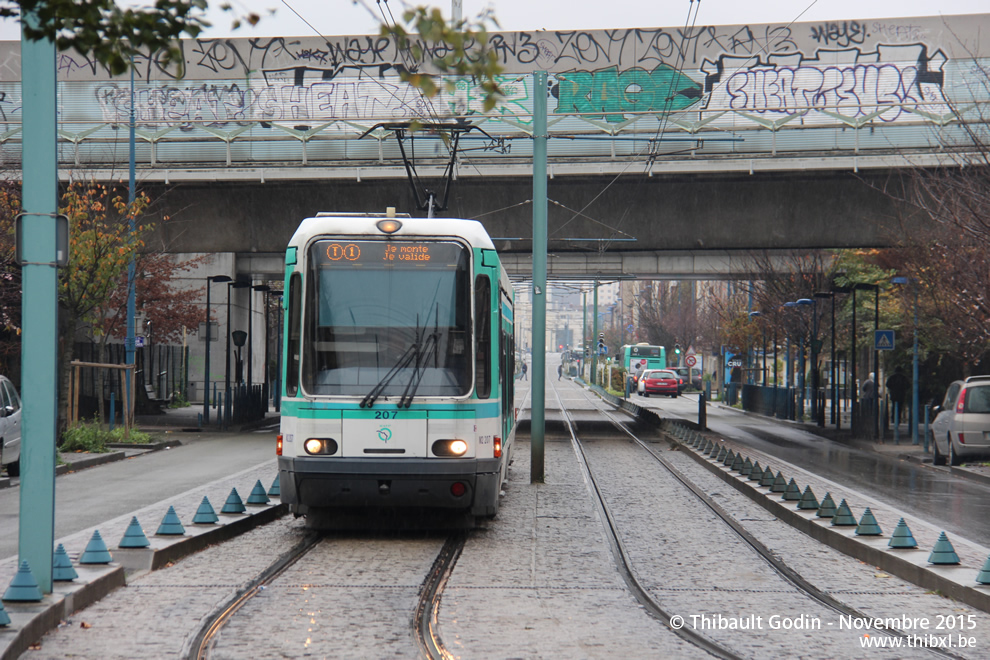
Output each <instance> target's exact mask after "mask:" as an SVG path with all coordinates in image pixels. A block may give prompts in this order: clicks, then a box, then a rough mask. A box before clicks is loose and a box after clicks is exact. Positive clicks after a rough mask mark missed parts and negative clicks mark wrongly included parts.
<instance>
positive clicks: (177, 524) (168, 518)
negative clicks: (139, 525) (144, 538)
mask: <svg viewBox="0 0 990 660" xmlns="http://www.w3.org/2000/svg"><path fill="white" fill-rule="evenodd" d="M135 522H137V519H136V518H135ZM185 533H186V528H185V527H183V526H182V521H181V520H179V516H178V515H176V513H175V507H173V506H170V507H169V508H168V511H166V512H165V517H164V518H162V523H161V524H160V525H159V526H158V531H157V532H155V535H157V536H184V535H185Z"/></svg>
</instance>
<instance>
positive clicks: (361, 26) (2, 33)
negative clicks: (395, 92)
mask: <svg viewBox="0 0 990 660" xmlns="http://www.w3.org/2000/svg"><path fill="white" fill-rule="evenodd" d="M229 1H230V2H231V4H232V5H234V7H235V8H236V9H238V10H239V11H241V12H246V11H255V12H258V13H259V14H261V15H262V16H263V18H262V21H261V23H260V24H259V25H258V26H256V27H253V28H252V27H242V28H241V29H239V30H236V31H234V30H231V18H230V14H226V13H224V12H221V11H219V9H213V10H211V12H210V20H211V22H212V23H213V27H212V28H211V29H210V30H208V31H207V33H206V35H205V36H211V37H223V36H238V37H251V36H279V37H305V36H316V35H317V34H323V35H326V36H329V35H343V34H372V33H376V32H377V31H378V24H379V22H380V21H381V16H380V14H379V8H380V9H381V11H385V13H386V15H388V11H387V10H388V9H391V13H392V14H393V15H395V16H396V17H399V16H400V15H401V13H402V6H403V5H402V4H401V2H400V0H381V3H380V4H379V3H378V2H376V0H364V5H363V6H362V4H360V3H358V2H355V1H354V0H229ZM135 4H151V3H150V2H147V1H146V2H138V3H135ZM221 4H223V2H222V1H221V0H210V5H211V6H212V7H219V6H220V5H221ZM413 4H430V5H433V6H436V7H439V8H441V10H442V11H443V13H444V15H445V16H449V15H450V7H451V3H450V0H440V1H439V2H414V3H413ZM463 6H464V9H463V14H464V18H470V17H474V16H477V15H478V14H479V13H480V12H481V11H483V10H484V9H485V8H486V7H489V6H490V7H491V8H492V9H493V10H494V12H495V15H496V17H497V18H498V21H499V24H500V26H501V29H503V30H506V31H514V30H536V29H546V30H573V29H582V30H589V29H606V28H629V27H680V26H684V25H685V24H687V23H688V22H689V19H688V12H689V10H690V12H691V15H692V17H693V16H694V14H695V13H696V14H697V18H696V19H694V20H693V23H694V24H695V25H736V24H742V23H789V22H791V21H794V20H797V21H842V20H857V19H859V20H863V19H875V18H904V17H910V16H938V15H940V14H978V13H986V12H987V11H988V10H990V3H988V2H987V0H938V1H933V0H928V1H926V2H921V1H920V0H897V1H896V2H895V1H893V0H817V1H815V2H812V1H811V0H791V1H782V0H757V1H756V2H740V0H704V1H703V2H702V1H701V0H694V2H690V1H689V0H661V1H659V2H657V1H656V0H654V1H653V2H650V1H649V0H604V1H603V0H594V1H592V0H463ZM369 8H370V9H371V11H373V12H374V14H372V13H371V11H369ZM270 9H273V10H275V13H274V14H271V13H270V12H269V10H270ZM297 14H298V15H297ZM307 23H308V24H307ZM19 35H20V32H19V27H18V25H17V24H16V23H15V22H14V21H9V20H8V21H3V22H2V23H0V39H18V38H19ZM988 38H990V35H988Z"/></svg>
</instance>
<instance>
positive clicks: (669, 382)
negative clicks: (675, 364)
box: [637, 369, 680, 398]
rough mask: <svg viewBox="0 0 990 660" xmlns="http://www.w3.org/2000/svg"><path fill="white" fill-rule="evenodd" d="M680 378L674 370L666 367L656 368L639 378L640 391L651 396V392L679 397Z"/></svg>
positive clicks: (643, 394)
mask: <svg viewBox="0 0 990 660" xmlns="http://www.w3.org/2000/svg"><path fill="white" fill-rule="evenodd" d="M679 381H680V378H678V376H677V374H675V373H674V372H673V371H668V370H666V369H654V370H652V371H647V372H646V373H644V374H643V375H642V377H641V378H640V379H639V386H638V388H637V389H638V392H639V394H641V395H642V396H650V395H651V394H666V395H667V396H671V397H674V398H677V395H678V394H679V393H680V388H679V387H678V385H679Z"/></svg>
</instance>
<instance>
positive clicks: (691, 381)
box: [671, 367, 703, 392]
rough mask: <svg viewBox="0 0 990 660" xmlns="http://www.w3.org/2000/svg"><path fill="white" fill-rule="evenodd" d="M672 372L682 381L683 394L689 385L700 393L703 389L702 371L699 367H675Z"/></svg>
mask: <svg viewBox="0 0 990 660" xmlns="http://www.w3.org/2000/svg"><path fill="white" fill-rule="evenodd" d="M671 371H673V372H674V373H676V374H677V376H678V378H680V379H681V392H683V391H684V390H685V389H687V387H688V386H689V385H690V386H691V387H693V388H694V389H696V390H698V391H701V390H702V389H703V387H702V381H701V370H700V369H698V368H697V367H674V368H673V369H671Z"/></svg>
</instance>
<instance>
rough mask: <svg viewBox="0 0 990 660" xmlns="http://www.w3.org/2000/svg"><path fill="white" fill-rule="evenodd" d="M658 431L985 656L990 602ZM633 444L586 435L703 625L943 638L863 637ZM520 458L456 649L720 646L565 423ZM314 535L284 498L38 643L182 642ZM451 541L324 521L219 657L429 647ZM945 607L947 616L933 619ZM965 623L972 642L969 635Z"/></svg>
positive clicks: (818, 555) (842, 589) (731, 498)
mask: <svg viewBox="0 0 990 660" xmlns="http://www.w3.org/2000/svg"><path fill="white" fill-rule="evenodd" d="M565 387H574V388H576V387H577V386H576V385H573V384H568V385H566V386H565ZM588 407H589V408H590V407H592V406H591V405H590V404H589V405H588ZM657 446H659V447H662V448H663V449H664V454H665V456H666V457H668V458H669V459H670V460H671V462H672V463H673V464H674V465H675V467H677V469H678V470H680V471H682V472H683V473H685V474H686V475H688V476H689V477H690V478H691V479H692V480H694V481H695V482H696V483H698V484H699V485H700V486H701V488H702V489H703V490H704V491H705V492H706V493H708V494H709V496H711V497H712V498H713V499H715V500H716V501H717V502H719V503H720V504H721V505H722V506H723V507H724V508H726V509H727V510H728V511H729V512H731V514H732V515H733V516H734V517H735V518H736V519H737V520H738V521H740V522H742V523H743V524H744V525H745V527H746V528H747V529H749V530H750V531H751V532H753V533H754V534H755V535H756V536H757V537H758V538H760V539H761V540H762V541H763V543H764V544H766V545H767V546H769V547H770V548H771V549H772V550H773V551H774V553H775V554H777V556H778V557H780V558H781V559H782V560H783V561H785V562H786V563H787V564H788V565H790V566H791V567H792V568H794V569H795V570H797V571H799V572H800V573H801V574H802V575H804V576H805V577H806V578H807V579H809V580H810V581H811V582H812V583H813V584H815V585H816V586H818V587H819V588H820V589H822V590H824V591H826V592H828V593H829V594H831V595H832V596H834V597H835V598H837V599H838V600H840V601H842V602H844V603H846V604H848V605H850V606H852V607H855V608H857V609H858V610H860V611H862V612H863V613H864V614H866V615H867V616H871V617H901V618H902V619H906V620H910V621H919V620H921V619H928V620H929V622H930V623H929V626H930V627H929V628H927V629H916V630H913V631H912V630H909V631H908V632H912V633H917V637H916V638H913V641H914V642H915V645H917V642H918V641H919V640H921V638H922V637H923V636H924V635H930V636H936V637H937V638H938V639H937V640H933V639H925V640H921V641H926V642H928V643H933V642H934V643H940V644H944V643H945V640H946V639H950V638H951V642H952V648H951V649H950V650H951V651H952V652H954V653H956V654H957V655H958V656H960V657H967V658H985V657H988V656H990V651H988V649H990V615H987V614H984V613H982V612H979V611H977V610H974V609H972V608H969V607H967V606H965V605H961V604H959V603H957V602H954V601H951V600H948V599H945V598H941V597H940V596H938V595H937V594H932V593H928V592H926V591H925V590H923V589H920V588H918V587H915V586H914V585H911V584H909V583H907V582H904V581H902V580H900V579H898V578H896V577H893V576H890V575H887V574H884V573H883V572H882V571H878V570H877V569H876V568H875V567H873V566H870V565H867V564H864V563H862V562H859V561H857V560H855V559H851V558H849V557H847V556H845V555H842V554H840V553H838V552H837V551H834V550H832V549H830V548H828V547H826V546H823V545H821V544H819V543H817V542H816V541H814V540H813V539H811V538H810V537H808V536H806V535H804V534H802V533H800V532H797V531H795V530H794V529H793V528H791V527H790V526H788V525H786V524H784V523H782V522H780V521H779V520H778V519H776V518H775V517H774V516H772V515H771V514H769V513H768V512H767V511H766V510H765V509H764V508H762V507H760V506H758V505H757V504H755V503H753V502H752V501H751V500H750V499H748V498H747V497H745V496H744V495H742V494H740V493H739V492H737V491H736V490H735V489H733V488H732V487H730V486H728V485H727V484H726V483H724V482H723V481H721V480H720V479H718V478H717V477H716V476H715V475H713V474H712V473H711V472H710V471H708V470H706V469H705V468H704V467H703V466H701V465H699V464H698V463H697V462H696V461H695V460H694V459H693V458H691V457H690V456H687V455H686V454H685V452H683V451H670V450H668V447H669V445H668V444H667V443H666V442H659V443H657ZM636 449H637V448H635V447H633V446H632V445H630V444H629V443H627V442H625V441H621V440H616V439H614V438H612V439H606V440H601V441H598V442H596V443H591V444H590V445H589V448H588V451H589V460H590V461H593V466H592V467H593V469H597V470H598V471H599V472H600V473H601V478H602V481H603V486H604V490H605V492H606V496H607V497H608V498H609V507H610V511H611V512H612V514H613V516H614V517H615V519H616V521H617V523H618V526H619V533H620V536H621V537H622V538H623V542H624V544H625V545H626V549H627V552H628V553H629V556H630V558H631V560H632V563H633V570H634V572H635V573H636V574H637V577H638V578H639V579H640V581H641V582H642V583H644V584H645V585H646V586H647V588H648V589H649V590H650V591H651V593H653V595H654V596H655V597H656V598H657V599H658V600H660V601H661V603H662V604H663V605H664V607H665V608H667V609H668V610H669V611H672V612H673V613H676V614H679V615H681V616H683V617H685V619H686V621H687V622H688V623H687V625H692V624H691V623H690V622H691V621H692V619H691V616H692V615H694V616H695V617H700V616H707V617H709V619H708V620H710V621H717V620H718V618H719V617H722V618H723V619H725V620H727V621H735V622H736V624H737V626H738V624H740V623H743V622H745V621H747V620H750V621H752V620H754V619H753V617H762V618H761V619H760V623H759V625H758V626H755V625H754V626H753V629H752V630H727V629H715V630H709V631H708V632H709V634H710V636H712V637H713V638H716V639H718V641H720V642H721V643H723V644H725V645H727V646H731V647H732V648H733V649H736V650H737V651H739V652H740V653H741V654H742V655H743V656H745V657H752V658H763V657H799V658H812V659H814V658H835V657H891V658H892V657H897V658H901V657H907V658H913V657H919V656H920V655H926V656H927V655H930V654H929V653H928V652H927V651H924V649H919V648H906V647H907V646H909V645H910V641H911V640H908V641H906V642H902V644H903V646H904V647H902V648H900V649H896V650H881V649H865V648H863V644H864V640H866V639H869V638H868V637H867V635H871V633H870V631H864V630H862V629H859V628H858V627H857V625H856V622H853V623H852V624H850V625H847V626H845V627H844V628H842V627H841V626H840V621H839V615H838V614H836V613H833V612H831V611H830V610H826V609H825V608H824V607H822V606H820V605H818V604H816V603H813V602H811V601H809V600H808V599H807V598H806V597H804V596H798V595H796V594H795V591H794V589H793V587H791V586H790V585H789V584H787V583H785V582H784V581H783V580H781V579H780V578H779V577H777V576H776V575H775V574H772V573H771V572H770V571H769V569H768V568H767V566H766V564H765V563H763V562H762V561H758V560H754V559H753V553H752V550H750V549H749V548H748V547H746V546H744V545H743V544H741V543H740V542H739V541H738V540H737V539H736V538H735V537H734V536H733V535H731V534H730V533H728V532H727V531H725V528H724V525H722V524H721V523H720V522H718V521H717V520H715V519H714V518H713V516H712V515H711V513H710V511H706V510H705V509H704V508H703V507H700V506H699V505H698V504H697V503H696V502H695V501H692V500H691V498H690V497H689V496H687V495H685V494H684V493H683V491H682V489H681V488H679V487H676V486H674V485H672V484H669V483H668V481H669V480H666V479H661V478H660V476H659V474H660V473H659V472H657V470H656V468H655V467H652V466H651V464H650V462H649V461H647V460H645V459H644V458H643V455H642V454H639V453H637V451H634V450H636ZM638 451H641V450H638ZM513 457H514V462H513V464H512V467H511V469H510V473H509V483H508V485H507V488H506V496H505V498H504V499H503V502H502V507H501V510H500V512H499V516H498V518H497V519H496V520H494V521H492V522H490V523H488V525H487V526H486V528H484V529H480V530H476V531H474V532H472V533H471V535H470V537H469V539H468V542H467V544H466V546H465V549H464V552H463V553H462V555H461V557H460V558H459V560H458V562H457V565H456V567H455V570H454V572H453V575H452V576H451V578H450V581H449V583H448V585H447V588H446V591H445V592H444V597H443V600H442V603H441V608H440V613H439V620H440V635H441V638H442V640H443V643H444V645H445V646H446V647H447V649H448V650H450V651H451V652H452V653H453V655H454V656H455V657H458V658H602V659H604V658H608V659H610V660H611V659H613V658H656V657H670V658H701V657H709V656H708V655H707V654H706V653H704V652H702V651H700V650H698V649H697V648H696V647H694V646H692V645H690V644H688V643H687V642H684V641H683V640H681V639H680V638H679V637H677V636H675V635H674V634H673V633H671V632H670V631H669V630H667V628H666V626H665V625H664V624H662V623H661V622H659V621H657V620H656V619H654V618H652V617H651V616H649V615H648V614H647V613H646V612H645V610H643V609H642V608H641V607H640V606H639V605H638V604H637V603H636V601H635V599H634V597H633V596H632V595H631V594H630V593H629V592H628V591H627V589H626V587H625V585H624V583H623V581H622V579H621V577H619V575H618V573H617V571H616V569H615V566H614V562H613V558H612V556H611V551H610V549H609V546H608V543H607V542H606V539H605V536H604V530H603V524H602V521H601V520H600V519H599V515H598V513H597V510H596V508H595V507H594V506H593V504H592V500H591V497H590V490H589V485H588V484H587V483H586V481H585V478H584V475H583V473H582V472H581V470H580V468H579V464H578V461H577V458H576V456H575V453H574V449H573V448H572V446H571V445H570V442H569V441H563V440H556V439H553V438H551V439H549V440H548V441H547V442H546V444H545V464H546V469H545V473H546V477H545V483H542V484H531V483H529V482H530V446H529V444H528V443H527V442H517V443H516V445H515V447H514V454H513ZM650 460H652V459H650ZM771 464H772V463H771ZM266 470H267V471H268V472H266ZM270 470H271V467H269V466H259V468H257V477H256V476H255V473H251V474H246V473H245V474H242V475H236V477H237V479H236V480H237V481H238V484H239V485H238V488H244V487H245V486H243V485H241V484H243V483H244V482H247V483H248V485H247V487H248V488H249V487H250V484H251V483H253V480H254V479H255V478H258V479H263V477H262V474H269V473H270ZM268 478H269V479H270V477H268ZM232 480H234V479H233V477H232ZM802 480H804V481H802ZM799 481H802V483H804V482H805V481H807V482H808V483H811V484H813V488H814V489H815V492H816V493H817V494H818V495H819V496H821V495H823V494H824V491H825V490H831V489H834V492H833V497H836V496H837V494H843V491H842V489H841V488H840V487H838V486H837V485H836V484H831V483H822V482H816V481H814V478H813V475H804V474H802V475H801V476H800V478H799ZM266 485H267V484H266ZM210 488H211V489H212V490H213V491H216V492H218V493H221V494H220V495H216V496H214V495H213V494H211V495H210V498H211V500H213V499H214V497H217V498H218V499H219V501H221V502H222V497H223V496H224V495H223V494H224V491H229V488H230V485H228V484H227V483H224V484H216V485H211V487H210ZM845 495H848V497H849V498H850V504H851V505H853V506H854V507H861V506H862V504H863V503H862V502H859V501H858V500H856V493H853V492H849V493H845V494H844V495H843V496H845ZM201 498H202V493H201V492H196V493H189V494H186V495H185V496H184V499H183V500H182V502H181V503H179V505H178V506H177V507H176V508H177V510H179V509H180V508H182V510H183V513H182V514H181V516H182V517H183V519H186V518H188V517H189V516H191V513H190V512H189V509H190V508H191V509H192V510H195V506H194V503H198V500H199V499H201ZM214 501H216V500H214ZM837 501H838V500H837ZM218 508H219V506H218ZM861 510H862V509H861V508H858V509H857V513H858V512H859V511H861ZM158 515H160V514H158ZM895 515H896V511H893V512H886V511H881V512H879V514H878V519H880V520H881V526H883V527H884V531H885V533H887V534H889V531H890V530H892V529H893V524H894V523H896V519H894V518H893V516H895ZM152 520H155V518H154V517H153V516H151V517H149V518H148V521H149V522H150V521H152ZM126 522H127V521H125V520H118V521H113V522H112V524H110V525H109V526H108V527H107V529H108V532H107V534H105V536H107V537H108V538H113V539H116V538H117V537H118V536H119V535H121V534H122V533H123V529H124V527H126ZM145 524H148V523H145ZM917 524H918V528H917V531H916V532H915V535H916V536H918V535H921V538H924V539H925V540H926V541H927V540H928V535H929V534H931V533H932V532H933V530H932V528H931V526H930V525H929V526H925V525H923V524H922V523H921V521H918V523H917ZM912 530H915V526H914V524H912ZM302 534H303V527H302V523H301V521H298V520H293V519H291V518H288V517H286V518H283V519H281V520H279V521H277V522H275V523H272V524H269V525H267V526H265V527H263V528H259V529H257V530H254V531H252V532H249V533H247V534H244V535H242V536H240V537H237V538H236V539H234V540H231V541H228V542H226V543H223V544H221V545H216V546H213V547H210V548H207V549H205V550H203V551H201V552H199V553H197V554H195V555H192V556H190V557H187V558H186V559H183V560H182V561H179V562H177V563H175V564H174V565H172V566H170V567H168V568H165V569H162V570H159V571H155V572H152V573H147V574H143V575H137V576H135V579H132V580H131V581H130V582H129V584H128V586H126V587H124V588H121V589H119V590H117V591H116V592H114V593H112V594H111V595H109V596H108V597H106V598H104V599H103V600H102V601H100V602H98V603H96V604H94V605H92V606H90V607H88V608H86V609H84V610H82V611H80V612H77V613H76V614H74V615H73V616H72V617H71V619H70V620H68V621H66V623H65V625H63V626H61V627H60V628H59V629H58V630H56V631H54V632H52V633H50V634H48V635H46V636H45V637H44V638H43V639H42V640H41V644H40V648H39V649H37V650H32V651H29V652H27V653H26V654H25V656H24V657H26V658H46V659H47V658H94V659H95V658H101V659H102V658H132V659H142V658H162V657H182V656H184V655H185V654H186V653H188V651H189V650H190V644H191V640H192V638H193V637H194V636H195V634H196V633H197V632H198V630H199V629H200V627H201V626H202V624H203V622H204V621H206V620H207V619H208V618H209V617H210V616H211V614H212V613H214V612H215V611H216V610H217V608H218V607H220V605H221V604H223V603H224V602H226V601H227V600H228V599H229V598H230V597H231V596H232V595H233V594H234V593H235V592H236V591H237V590H238V589H239V588H241V587H243V585H244V584H245V583H247V582H248V581H249V580H251V579H252V578H254V577H256V576H257V575H258V574H259V573H260V572H261V571H262V570H263V569H264V568H266V567H267V566H268V565H269V564H270V563H271V562H272V561H274V559H275V558H276V557H277V556H278V555H280V554H281V553H283V552H285V551H286V550H288V549H289V548H290V547H291V546H292V545H294V544H295V543H296V542H297V541H298V540H299V538H300V537H301V535H302ZM80 536H85V534H83V535H80ZM921 538H919V542H921ZM932 541H933V539H932ZM959 541H960V542H959V543H957V544H956V548H957V551H959V550H960V549H961V550H962V552H961V553H960V554H965V555H966V558H967V560H971V559H974V558H975V557H977V556H978V554H979V552H982V550H981V549H979V548H977V547H975V546H973V547H970V546H968V545H967V544H966V543H965V542H963V540H961V539H960V540H959ZM441 543H442V539H438V538H436V537H433V536H429V535H426V536H422V537H417V536H415V535H402V536H396V537H394V538H390V539H381V538H375V539H369V538H365V537H361V536H343V535H342V536H336V537H333V538H328V539H326V540H324V541H323V542H321V544H320V545H319V546H317V548H316V549H314V551H313V552H312V553H311V556H308V557H307V558H306V561H305V562H300V563H299V564H297V565H296V566H294V567H293V568H292V569H291V570H290V571H288V572H287V573H286V574H284V575H283V576H281V578H280V579H279V580H278V581H277V582H276V583H275V584H273V585H272V586H271V587H270V588H268V589H266V590H265V591H263V592H262V594H261V595H260V596H258V597H256V598H255V599H254V600H253V601H251V602H250V603H249V604H248V605H246V606H245V608H243V609H242V610H241V612H240V613H239V614H238V615H237V616H235V617H234V619H233V620H232V621H231V622H230V623H229V624H228V626H227V627H226V628H225V629H224V630H223V632H222V633H221V635H220V637H219V639H218V641H217V644H216V646H215V655H214V657H218V658H233V659H239V658H261V657H265V658H268V657H285V658H295V657H334V658H368V657H372V658H412V657H417V656H418V650H417V648H416V646H415V642H414V637H413V631H412V621H413V616H414V609H415V603H416V597H417V593H418V589H419V586H420V584H421V582H422V580H423V577H424V576H425V574H426V571H427V569H428V567H429V565H430V564H431V563H432V561H433V558H434V557H435V556H436V552H437V549H438V548H439V545H440V544H441ZM80 544H81V545H85V538H81V539H80V541H79V543H77V544H76V546H74V548H73V551H74V552H78V551H80V550H81V547H79V545H80ZM0 568H3V567H0ZM3 579H4V578H3V576H0V580H3ZM7 582H9V578H8V579H7ZM772 616H777V617H780V618H781V619H787V620H789V621H797V620H804V619H802V617H807V620H812V621H815V620H817V621H820V624H819V625H820V626H821V627H820V628H805V629H801V630H773V629H770V628H769V627H770V626H771V625H772V624H771V623H770V617H772ZM694 621H696V622H697V623H696V625H700V621H698V620H697V619H694ZM947 621H952V625H953V629H952V630H949V629H947V628H946V627H944V626H947V625H948V624H947ZM830 623H831V624H832V625H829V624H830ZM939 623H941V624H942V625H943V628H941V629H936V628H935V626H936V625H938V624H939ZM960 625H961V626H962V628H963V629H960V627H959V626H960ZM739 627H741V626H739ZM837 629H838V630H837ZM961 635H962V636H964V637H965V639H966V643H967V647H966V648H959V647H958V644H959V641H960V636H961ZM871 636H872V637H879V636H878V635H871Z"/></svg>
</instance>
